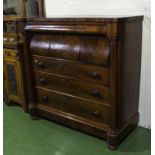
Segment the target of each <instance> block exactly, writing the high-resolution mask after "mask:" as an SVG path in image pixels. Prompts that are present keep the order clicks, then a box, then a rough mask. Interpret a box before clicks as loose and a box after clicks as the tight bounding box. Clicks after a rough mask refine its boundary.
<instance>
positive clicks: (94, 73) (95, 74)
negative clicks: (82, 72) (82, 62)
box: [91, 72, 101, 80]
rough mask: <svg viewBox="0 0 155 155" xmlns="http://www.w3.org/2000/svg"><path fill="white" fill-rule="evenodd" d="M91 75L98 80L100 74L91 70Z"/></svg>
mask: <svg viewBox="0 0 155 155" xmlns="http://www.w3.org/2000/svg"><path fill="white" fill-rule="evenodd" d="M91 77H92V78H93V79H96V80H100V79H101V76H100V75H99V74H98V73H96V72H91Z"/></svg>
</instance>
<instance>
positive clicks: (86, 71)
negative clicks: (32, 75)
mask: <svg viewBox="0 0 155 155" xmlns="http://www.w3.org/2000/svg"><path fill="white" fill-rule="evenodd" d="M33 68H34V70H36V71H40V72H46V73H54V74H58V75H64V76H69V77H73V78H75V79H80V80H83V81H86V82H87V81H89V82H93V83H100V84H105V85H109V83H110V77H109V76H110V75H109V74H110V71H109V69H107V68H104V67H95V66H92V65H88V64H84V63H81V62H76V61H67V60H62V59H53V58H47V57H40V56H33Z"/></svg>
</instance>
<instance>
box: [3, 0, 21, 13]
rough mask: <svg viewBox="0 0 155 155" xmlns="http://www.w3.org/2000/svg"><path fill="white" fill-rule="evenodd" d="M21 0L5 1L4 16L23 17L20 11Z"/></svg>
mask: <svg viewBox="0 0 155 155" xmlns="http://www.w3.org/2000/svg"><path fill="white" fill-rule="evenodd" d="M20 5H21V0H4V1H3V14H4V15H21V12H20V11H21V10H20Z"/></svg>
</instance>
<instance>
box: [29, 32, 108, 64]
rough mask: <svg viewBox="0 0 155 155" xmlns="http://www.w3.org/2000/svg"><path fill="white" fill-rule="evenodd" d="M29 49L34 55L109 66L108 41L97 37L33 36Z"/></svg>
mask: <svg viewBox="0 0 155 155" xmlns="http://www.w3.org/2000/svg"><path fill="white" fill-rule="evenodd" d="M30 49H31V52H32V54H34V55H40V56H47V57H54V58H62V59H70V60H79V61H82V62H86V63H92V64H98V65H104V66H108V65H109V41H108V39H107V38H106V37H103V36H99V35H95V36H90V35H88V36H87V35H86V36H83V35H82V36H81V35H72V34H70V35H66V34H57V35H55V34H53V35H52V36H50V35H43V36H42V35H35V36H34V37H33V38H32V41H31V44H30Z"/></svg>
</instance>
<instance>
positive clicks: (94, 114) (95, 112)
mask: <svg viewBox="0 0 155 155" xmlns="http://www.w3.org/2000/svg"><path fill="white" fill-rule="evenodd" d="M92 114H93V116H95V117H98V116H99V115H100V112H99V111H94V112H93V113H92Z"/></svg>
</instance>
